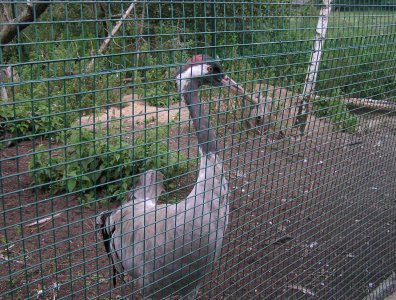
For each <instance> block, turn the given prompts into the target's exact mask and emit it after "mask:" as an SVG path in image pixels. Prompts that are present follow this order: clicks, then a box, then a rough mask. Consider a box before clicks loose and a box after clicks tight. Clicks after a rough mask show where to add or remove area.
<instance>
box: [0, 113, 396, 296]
mask: <svg viewBox="0 0 396 300" xmlns="http://www.w3.org/2000/svg"><path fill="white" fill-rule="evenodd" d="M232 122H233V120H231V119H229V120H226V123H228V124H226V125H225V126H224V127H223V126H222V127H221V128H217V131H218V136H219V137H220V143H219V145H220V146H222V147H223V148H224V152H223V155H224V157H223V159H224V163H225V169H226V170H227V172H228V178H229V181H230V187H231V195H230V204H231V216H230V223H229V227H228V229H227V233H226V238H225V241H224V246H223V251H222V257H221V259H220V261H219V262H218V263H217V264H216V266H215V268H214V270H213V273H212V274H208V276H207V278H206V283H205V285H204V286H203V287H202V288H201V292H200V296H201V297H202V299H309V298H312V299H316V298H322V299H361V298H363V297H364V296H365V295H367V294H368V293H369V292H370V291H372V290H373V289H375V288H376V287H377V286H378V284H379V283H380V282H382V281H383V280H384V279H386V278H387V277H388V276H389V275H390V274H391V273H392V272H394V271H396V259H395V257H396V118H395V117H394V116H391V115H384V114H382V115H375V114H362V115H361V116H360V122H361V127H360V129H359V132H358V133H355V134H348V133H343V132H337V131H335V130H334V128H333V126H331V125H330V124H328V123H327V122H325V121H324V120H318V119H315V118H311V119H310V122H311V125H310V127H309V131H308V134H307V135H306V136H305V137H303V138H294V137H292V136H290V135H286V136H285V137H284V138H283V139H280V140H277V139H270V138H268V137H266V136H265V135H264V134H262V135H252V134H249V133H247V132H240V131H239V129H238V128H236V127H235V125H233V124H232ZM237 129H238V130H237ZM189 132H190V130H189V124H186V123H184V124H183V125H182V126H181V127H180V128H178V125H177V124H176V125H175V127H174V128H173V129H172V133H173V135H174V136H181V137H180V140H179V141H178V142H176V141H177V139H175V141H174V142H172V143H171V144H170V145H171V147H172V148H173V149H179V148H183V149H188V147H192V146H191V145H195V143H196V142H195V138H194V136H193V135H191V134H193V132H192V133H191V134H189ZM38 144H39V141H24V142H21V143H19V144H17V145H14V146H13V147H9V148H5V149H3V150H1V153H0V155H1V159H2V161H1V164H0V172H1V177H2V180H1V181H0V183H1V189H2V193H3V195H4V197H2V207H1V209H2V211H1V215H0V228H2V229H1V231H0V244H1V245H0V254H1V257H0V266H1V267H0V278H1V281H0V299H26V298H34V299H35V298H36V297H37V295H38V292H39V291H40V290H42V291H43V295H42V298H43V299H53V297H54V289H53V285H54V284H57V285H58V286H59V290H58V291H57V295H56V299H93V298H99V299H102V298H111V299H117V297H119V296H121V295H123V296H124V297H125V299H139V294H138V292H136V294H134V295H131V293H132V292H133V291H134V290H135V291H136V288H135V289H133V287H132V285H131V284H127V285H126V286H124V287H117V288H115V289H112V287H111V281H110V280H109V278H110V276H111V268H109V267H108V259H107V256H106V254H105V251H104V247H103V245H102V243H101V241H100V240H98V239H97V237H96V230H95V228H94V219H95V217H96V215H97V214H98V213H99V212H101V211H103V210H106V209H112V208H115V207H117V206H118V205H119V204H120V203H102V202H99V201H98V202H96V203H95V204H93V205H92V206H91V207H88V206H84V205H82V204H80V203H79V201H78V199H77V195H53V194H51V193H50V192H48V190H40V189H37V188H35V186H34V178H31V176H30V174H29V171H28V161H29V159H30V155H31V153H32V149H34V147H36V146H37V145H38ZM193 148H194V147H193ZM188 152H189V153H187V150H186V154H189V155H190V156H194V155H195V153H196V149H195V150H189V151H188ZM194 180H195V177H194V175H191V176H186V178H185V179H184V180H183V181H182V182H181V183H180V186H181V187H182V186H187V187H188V186H189V185H192V184H193V183H194ZM103 193H105V191H103ZM97 198H98V199H100V198H101V195H100V194H99V195H97ZM59 212H60V213H61V214H60V215H59V216H58V217H56V218H54V219H52V220H51V221H49V222H46V223H44V224H42V225H36V226H30V227H29V226H27V225H28V224H30V223H32V222H34V221H36V220H38V219H41V218H45V217H48V216H52V215H55V214H57V213H59Z"/></svg>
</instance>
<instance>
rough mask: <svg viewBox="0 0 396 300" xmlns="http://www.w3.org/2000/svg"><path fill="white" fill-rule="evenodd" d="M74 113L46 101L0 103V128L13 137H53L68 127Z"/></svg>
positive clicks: (74, 116)
mask: <svg viewBox="0 0 396 300" xmlns="http://www.w3.org/2000/svg"><path fill="white" fill-rule="evenodd" d="M75 118H76V114H75V113H70V112H67V109H66V111H65V109H64V107H61V106H59V105H56V104H54V105H50V104H48V102H47V101H34V102H17V103H8V104H7V103H6V104H1V105H0V121H1V125H0V129H1V130H2V131H6V132H9V133H11V134H12V136H14V137H23V138H26V137H29V138H32V137H34V136H37V135H45V136H51V137H55V136H57V133H59V131H61V130H63V129H65V128H68V127H69V126H70V124H71V123H72V122H73V121H74V120H75Z"/></svg>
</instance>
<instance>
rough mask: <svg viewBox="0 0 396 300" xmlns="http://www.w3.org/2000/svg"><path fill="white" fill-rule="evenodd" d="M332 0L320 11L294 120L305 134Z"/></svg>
mask: <svg viewBox="0 0 396 300" xmlns="http://www.w3.org/2000/svg"><path fill="white" fill-rule="evenodd" d="M331 2H332V0H323V6H322V8H321V10H320V13H319V20H318V25H317V26H316V39H315V43H314V45H313V49H312V54H311V59H310V62H309V66H308V73H307V77H306V79H305V85H304V91H303V94H302V97H301V101H300V103H299V104H298V110H297V116H296V119H295V122H294V127H298V128H299V131H300V134H301V135H303V134H304V131H305V125H306V121H307V118H308V113H309V107H308V104H309V100H310V99H311V97H312V95H313V92H314V90H315V84H316V77H317V76H318V70H319V63H320V57H321V56H322V48H323V45H324V41H325V37H326V31H327V24H328V22H329V19H328V18H329V15H330V12H331Z"/></svg>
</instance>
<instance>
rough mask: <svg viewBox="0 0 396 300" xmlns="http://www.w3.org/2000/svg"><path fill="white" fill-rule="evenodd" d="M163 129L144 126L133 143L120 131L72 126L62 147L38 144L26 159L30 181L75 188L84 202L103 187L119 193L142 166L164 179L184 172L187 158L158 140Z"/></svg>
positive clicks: (164, 132) (55, 187)
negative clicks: (109, 132)
mask: <svg viewBox="0 0 396 300" xmlns="http://www.w3.org/2000/svg"><path fill="white" fill-rule="evenodd" d="M168 130H169V129H168V128H166V127H162V128H156V129H150V130H147V131H146V132H145V133H144V134H143V135H142V136H140V137H139V138H136V139H134V140H133V145H130V142H127V141H126V140H123V139H121V138H120V137H114V136H106V135H103V134H101V133H94V132H92V131H90V130H87V129H83V128H81V129H75V130H71V131H70V132H68V134H67V138H66V141H65V148H64V150H63V151H61V150H53V151H49V150H46V149H45V147H43V146H41V147H40V148H39V149H38V151H37V152H36V153H35V154H34V155H33V156H32V158H31V160H30V162H29V169H30V171H31V176H32V178H33V179H34V180H35V185H40V186H41V187H43V188H51V189H52V191H53V192H67V193H74V192H80V193H81V194H82V197H80V199H81V200H82V201H83V202H86V203H89V202H91V201H92V200H94V197H95V193H96V191H98V190H102V189H106V191H107V192H108V194H109V195H110V196H113V197H116V198H118V199H123V198H124V194H125V192H127V191H128V189H129V188H130V187H131V186H132V185H133V181H134V179H135V175H138V174H140V173H142V172H144V171H146V170H149V169H157V170H159V171H161V172H162V173H163V174H164V176H165V178H166V179H167V180H169V179H170V178H174V177H175V176H176V177H177V176H178V175H181V174H182V173H185V172H186V169H187V158H186V157H185V156H184V155H183V154H181V153H179V152H175V151H170V149H169V147H168V145H167V144H165V143H163V142H162V141H161V139H162V138H164V137H166V136H168Z"/></svg>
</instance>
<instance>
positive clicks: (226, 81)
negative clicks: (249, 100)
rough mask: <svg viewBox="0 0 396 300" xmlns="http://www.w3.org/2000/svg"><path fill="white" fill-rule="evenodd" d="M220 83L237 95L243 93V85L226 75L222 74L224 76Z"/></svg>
mask: <svg viewBox="0 0 396 300" xmlns="http://www.w3.org/2000/svg"><path fill="white" fill-rule="evenodd" d="M221 84H222V85H223V86H224V87H229V88H230V90H231V91H233V92H234V93H235V94H237V95H243V94H245V90H244V89H243V87H242V86H241V85H240V84H238V83H236V82H235V81H234V80H232V79H231V78H230V77H228V76H227V75H224V77H223V78H222V79H221Z"/></svg>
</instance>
